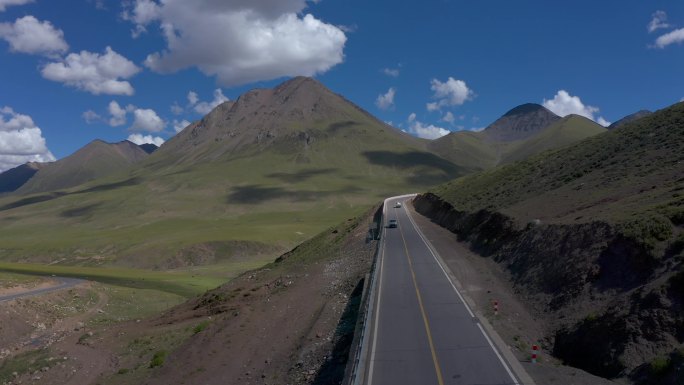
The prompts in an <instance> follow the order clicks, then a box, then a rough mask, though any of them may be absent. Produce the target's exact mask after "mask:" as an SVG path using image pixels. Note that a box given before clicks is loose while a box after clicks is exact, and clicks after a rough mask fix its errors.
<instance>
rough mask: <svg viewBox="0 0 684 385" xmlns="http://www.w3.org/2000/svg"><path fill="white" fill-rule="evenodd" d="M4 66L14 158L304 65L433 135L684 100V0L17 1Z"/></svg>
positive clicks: (69, 146)
mask: <svg viewBox="0 0 684 385" xmlns="http://www.w3.org/2000/svg"><path fill="white" fill-rule="evenodd" d="M0 65H1V67H0V171H2V170H4V169H7V168H10V167H12V166H16V165H18V164H21V163H24V162H26V161H29V160H43V161H44V160H51V159H59V158H62V157H64V156H67V155H69V154H71V153H73V152H74V151H76V150H77V149H79V148H80V147H82V146H84V145H85V144H87V143H88V142H90V141H92V140H93V139H103V140H106V141H110V142H115V141H120V140H124V139H126V138H130V139H131V140H134V141H138V142H143V141H156V142H157V143H161V142H162V141H163V140H168V138H169V137H171V136H173V135H174V134H175V132H176V128H178V129H180V128H181V127H182V126H183V125H184V124H185V123H187V122H191V121H193V120H197V119H199V118H201V116H202V115H203V114H204V113H206V112H207V111H208V110H209V109H210V108H211V107H212V106H213V105H215V104H216V103H218V102H221V101H223V100H226V99H235V98H237V97H238V96H239V95H240V94H241V93H243V92H245V91H246V90H249V89H251V88H255V87H272V86H274V85H276V84H278V83H279V82H282V81H283V80H285V79H287V77H289V76H294V75H314V76H315V77H316V78H317V79H319V80H320V81H322V82H323V83H324V84H325V85H327V86H328V87H329V88H331V89H332V90H333V91H335V92H337V93H340V94H342V95H344V96H345V97H346V98H348V99H349V100H351V101H353V102H355V103H356V104H358V105H360V106H361V107H363V108H364V109H366V110H368V111H369V112H371V113H372V114H374V115H376V116H377V117H378V118H380V119H382V120H384V121H387V122H391V123H392V124H393V125H395V126H397V127H400V128H402V129H404V130H407V131H409V132H411V133H413V134H416V135H419V136H423V137H429V138H434V137H437V136H439V135H443V134H445V133H447V132H449V131H452V130H460V129H467V130H476V129H481V128H483V127H485V126H486V125H488V124H490V123H491V122H493V121H494V120H495V119H497V118H498V117H499V116H501V115H502V114H504V113H505V112H506V111H507V110H509V109H511V108H513V107H515V106H517V105H519V104H522V103H527V102H534V103H540V104H542V103H545V105H546V106H548V107H550V108H551V109H552V110H553V111H554V112H556V113H558V114H560V115H565V114H568V113H580V114H583V115H585V116H588V117H590V118H592V119H594V120H596V121H598V122H601V123H603V124H606V123H607V122H612V121H615V120H617V119H620V118H621V117H623V116H625V115H627V114H630V113H632V112H635V111H637V110H640V109H650V110H656V109H659V108H663V107H666V106H668V105H671V104H673V103H676V102H678V101H680V100H682V98H684V70H683V69H684V1H682V0H653V1H644V0H626V1H619V2H618V1H584V0H577V1H573V2H554V1H548V0H545V1H541V0H529V1H525V0H521V1H515V2H514V1H509V0H497V1H450V0H424V1H421V2H409V1H380V0H376V1H372V2H369V1H361V0H344V1H343V0H320V1H315V2H314V1H305V0H230V1H229V0H225V1H219V0H201V1H199V0H198V1H192V2H190V1H183V0H164V1H160V0H129V1H123V2H121V1H112V0H60V1H48V0H0Z"/></svg>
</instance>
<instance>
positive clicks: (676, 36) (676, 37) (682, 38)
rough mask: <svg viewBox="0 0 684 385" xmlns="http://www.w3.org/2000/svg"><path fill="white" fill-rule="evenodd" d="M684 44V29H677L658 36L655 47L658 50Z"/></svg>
mask: <svg viewBox="0 0 684 385" xmlns="http://www.w3.org/2000/svg"><path fill="white" fill-rule="evenodd" d="M683 42H684V28H680V29H675V30H674V31H671V32H668V33H666V34H664V35H661V36H658V38H657V39H656V41H655V46H656V47H658V48H665V47H667V46H668V45H671V44H681V43H683Z"/></svg>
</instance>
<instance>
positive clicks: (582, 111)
mask: <svg viewBox="0 0 684 385" xmlns="http://www.w3.org/2000/svg"><path fill="white" fill-rule="evenodd" d="M542 104H543V105H544V107H546V108H548V109H549V110H550V111H551V112H553V113H554V114H556V115H558V116H561V117H564V116H567V115H570V114H575V115H580V116H584V117H585V118H588V119H591V120H593V121H595V122H597V123H598V124H600V125H602V126H608V125H610V122H609V121H607V120H606V119H604V118H603V117H602V116H596V114H597V113H598V112H599V108H598V107H594V106H590V105H585V104H584V103H583V102H582V100H581V99H580V98H579V96H572V95H570V94H569V93H568V92H567V91H565V90H560V91H558V92H557V93H556V95H555V96H554V97H553V99H550V100H547V99H544V102H543V103H542Z"/></svg>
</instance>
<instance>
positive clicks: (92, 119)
mask: <svg viewBox="0 0 684 385" xmlns="http://www.w3.org/2000/svg"><path fill="white" fill-rule="evenodd" d="M81 117H82V118H83V120H85V121H86V123H88V124H93V123H96V122H99V121H102V120H103V119H102V116H100V114H98V113H97V112H95V111H93V110H88V111H84V112H83V114H81Z"/></svg>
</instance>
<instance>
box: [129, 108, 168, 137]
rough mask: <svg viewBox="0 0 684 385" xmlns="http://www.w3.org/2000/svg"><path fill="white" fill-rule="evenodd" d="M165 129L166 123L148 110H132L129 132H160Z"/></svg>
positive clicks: (152, 111)
mask: <svg viewBox="0 0 684 385" xmlns="http://www.w3.org/2000/svg"><path fill="white" fill-rule="evenodd" d="M164 127H166V122H164V120H162V118H160V117H159V115H157V113H156V112H155V111H154V110H152V109H149V108H136V109H135V110H133V124H132V125H131V127H130V130H131V131H147V132H160V131H162V130H163V129H164Z"/></svg>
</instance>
